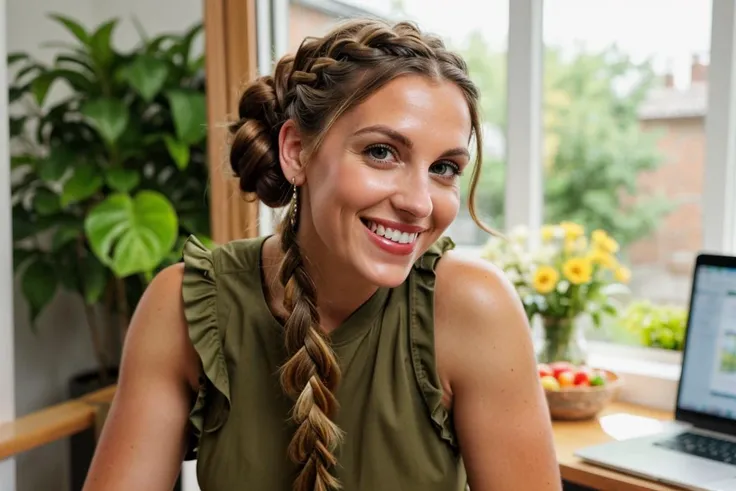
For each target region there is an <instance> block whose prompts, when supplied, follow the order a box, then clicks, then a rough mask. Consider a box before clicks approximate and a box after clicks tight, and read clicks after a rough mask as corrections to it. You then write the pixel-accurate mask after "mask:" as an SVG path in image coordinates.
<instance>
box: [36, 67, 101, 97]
mask: <svg viewBox="0 0 736 491" xmlns="http://www.w3.org/2000/svg"><path fill="white" fill-rule="evenodd" d="M56 80H63V81H65V82H66V83H68V84H69V86H70V87H71V88H72V89H74V90H76V91H80V92H87V91H89V90H90V89H91V87H92V83H91V82H90V81H89V79H88V78H87V77H85V76H84V75H82V74H81V73H79V72H75V71H74V70H68V69H66V68H56V69H54V70H49V71H47V72H44V73H42V74H40V75H39V76H38V77H36V78H35V79H34V80H33V82H31V92H32V93H33V95H34V97H35V98H36V103H37V104H38V105H39V106H42V105H43V103H44V101H45V100H46V95H47V94H48V93H49V89H50V88H51V85H52V84H53V83H54V82H55V81H56Z"/></svg>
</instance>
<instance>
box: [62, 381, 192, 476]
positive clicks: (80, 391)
mask: <svg viewBox="0 0 736 491" xmlns="http://www.w3.org/2000/svg"><path fill="white" fill-rule="evenodd" d="M117 379H118V369H117V368H110V369H108V371H107V381H106V383H105V384H103V383H102V381H101V380H100V374H99V371H97V370H91V371H88V372H82V373H80V374H79V375H77V376H75V377H72V379H71V380H70V381H69V396H70V397H71V398H72V399H76V398H79V397H82V396H85V395H87V394H89V393H91V392H94V391H96V390H99V389H103V388H105V387H106V386H109V385H111V384H114V383H116V382H117ZM69 446H70V448H69V453H70V459H69V464H70V467H71V468H70V472H69V477H70V487H69V490H70V491H82V487H83V486H84V480H85V478H86V477H87V472H89V466H90V464H91V463H92V457H93V456H94V453H95V430H94V428H89V429H87V430H84V431H82V432H81V433H77V434H76V435H73V436H71V437H70V438H69ZM180 490H181V475H180V476H179V478H178V479H177V480H176V485H175V486H174V488H173V490H172V491H180Z"/></svg>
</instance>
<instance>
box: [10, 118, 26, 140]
mask: <svg viewBox="0 0 736 491" xmlns="http://www.w3.org/2000/svg"><path fill="white" fill-rule="evenodd" d="M8 119H9V124H10V138H13V137H16V136H19V135H21V134H22V133H23V130H24V129H25V127H26V120H27V118H26V116H19V117H13V116H11V117H10V118H8Z"/></svg>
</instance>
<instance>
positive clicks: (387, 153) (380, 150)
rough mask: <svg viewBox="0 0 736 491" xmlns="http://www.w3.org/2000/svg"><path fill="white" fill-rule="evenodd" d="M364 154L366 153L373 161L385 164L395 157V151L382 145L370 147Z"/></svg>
mask: <svg viewBox="0 0 736 491" xmlns="http://www.w3.org/2000/svg"><path fill="white" fill-rule="evenodd" d="M363 153H365V154H366V155H367V156H368V157H370V158H371V159H373V160H377V161H378V162H385V161H387V160H390V159H391V158H393V157H395V155H394V150H393V149H392V148H391V147H390V146H388V145H384V144H381V143H378V144H376V145H371V146H370V147H368V148H366V149H365V151H364V152H363Z"/></svg>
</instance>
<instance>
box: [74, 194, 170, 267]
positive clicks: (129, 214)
mask: <svg viewBox="0 0 736 491" xmlns="http://www.w3.org/2000/svg"><path fill="white" fill-rule="evenodd" d="M84 225H85V232H86V233H87V237H88V239H89V242H90V244H91V245H92V249H93V251H94V252H95V254H96V255H97V257H98V258H99V259H100V260H101V261H102V263H103V264H105V265H107V266H108V267H110V268H111V269H112V270H113V272H114V273H115V275H116V276H117V277H119V278H123V277H126V276H129V275H131V274H135V273H143V272H146V271H151V270H153V269H154V268H155V267H156V266H157V265H158V264H159V263H160V262H161V261H162V260H163V259H164V258H165V257H166V255H167V254H168V252H169V251H170V250H171V247H172V246H173V245H174V242H175V241H176V236H177V230H178V220H177V216H176V212H175V211H174V207H173V206H172V205H171V203H170V202H169V200H168V199H166V197H165V196H163V195H162V194H160V193H157V192H155V191H141V192H139V193H138V194H137V195H136V197H135V199H133V198H131V197H130V196H129V195H127V194H113V195H111V196H109V197H108V198H107V199H106V200H105V201H103V202H102V203H100V204H99V205H97V206H96V207H95V208H94V209H92V211H91V212H90V213H89V215H88V216H87V219H86V220H85V224H84Z"/></svg>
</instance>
